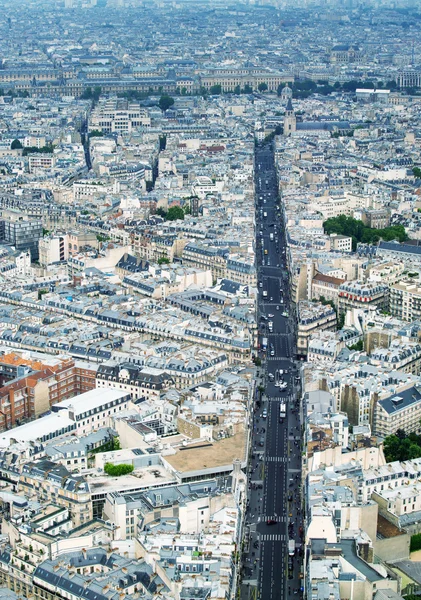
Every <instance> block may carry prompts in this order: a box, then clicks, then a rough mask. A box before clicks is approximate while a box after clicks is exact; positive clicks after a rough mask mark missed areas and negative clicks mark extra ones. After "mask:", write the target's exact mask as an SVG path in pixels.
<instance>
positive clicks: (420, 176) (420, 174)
mask: <svg viewBox="0 0 421 600" xmlns="http://www.w3.org/2000/svg"><path fill="white" fill-rule="evenodd" d="M12 150H13V147H12ZM412 172H413V174H414V177H415V178H416V179H421V169H420V168H419V167H414V168H413V169H412Z"/></svg>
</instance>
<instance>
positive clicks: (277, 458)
mask: <svg viewBox="0 0 421 600" xmlns="http://www.w3.org/2000/svg"><path fill="white" fill-rule="evenodd" d="M266 462H279V463H286V462H288V457H287V456H266Z"/></svg>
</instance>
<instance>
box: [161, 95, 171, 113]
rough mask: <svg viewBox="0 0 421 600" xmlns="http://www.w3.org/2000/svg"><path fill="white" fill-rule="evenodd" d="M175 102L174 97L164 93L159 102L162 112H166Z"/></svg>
mask: <svg viewBox="0 0 421 600" xmlns="http://www.w3.org/2000/svg"><path fill="white" fill-rule="evenodd" d="M173 104H174V98H172V97H171V96H169V95H168V94H162V96H161V97H160V99H159V103H158V105H159V108H160V109H161V110H162V112H166V111H167V110H168V109H169V108H170V107H171V106H173Z"/></svg>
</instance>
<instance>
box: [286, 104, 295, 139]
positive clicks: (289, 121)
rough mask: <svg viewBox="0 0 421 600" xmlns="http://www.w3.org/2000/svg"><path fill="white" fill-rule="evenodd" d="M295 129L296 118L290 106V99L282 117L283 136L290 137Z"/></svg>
mask: <svg viewBox="0 0 421 600" xmlns="http://www.w3.org/2000/svg"><path fill="white" fill-rule="evenodd" d="M296 129H297V118H296V116H295V113H294V108H293V106H292V102H291V98H289V100H288V104H287V106H286V109H285V116H284V135H285V136H290V135H292V134H293V133H295V131H296Z"/></svg>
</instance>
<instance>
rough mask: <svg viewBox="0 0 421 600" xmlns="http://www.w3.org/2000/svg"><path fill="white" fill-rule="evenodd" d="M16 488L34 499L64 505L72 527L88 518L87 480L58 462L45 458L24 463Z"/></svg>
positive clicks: (89, 499)
mask: <svg viewBox="0 0 421 600" xmlns="http://www.w3.org/2000/svg"><path fill="white" fill-rule="evenodd" d="M18 491H20V492H22V493H23V494H25V495H26V496H28V497H29V498H33V499H34V500H37V501H38V502H41V503H50V502H57V503H59V505H60V506H64V507H66V508H67V509H68V510H69V517H70V518H71V520H72V524H73V526H74V527H79V526H80V525H83V524H84V523H87V522H88V521H90V520H91V519H92V502H91V495H90V490H89V485H88V483H87V482H86V481H85V479H84V478H83V477H81V476H79V475H74V474H72V473H70V472H69V471H68V470H67V469H66V467H64V466H63V465H61V464H59V463H55V462H52V461H50V460H45V459H41V460H38V461H34V462H28V463H26V464H25V465H24V466H23V469H22V473H21V476H20V479H19V486H18Z"/></svg>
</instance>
